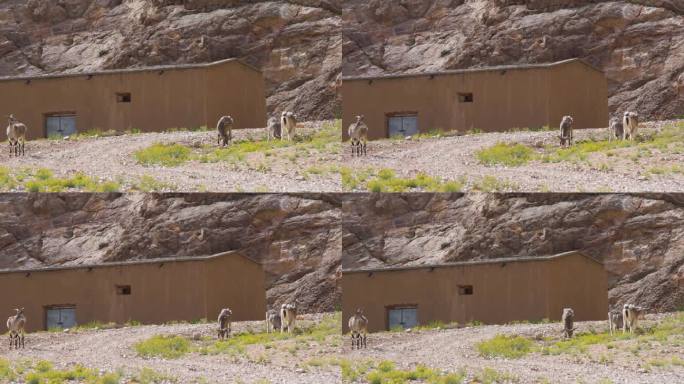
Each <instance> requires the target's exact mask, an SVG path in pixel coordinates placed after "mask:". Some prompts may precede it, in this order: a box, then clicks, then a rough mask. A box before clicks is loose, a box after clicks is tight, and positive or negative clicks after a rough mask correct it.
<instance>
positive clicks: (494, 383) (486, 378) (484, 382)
mask: <svg viewBox="0 0 684 384" xmlns="http://www.w3.org/2000/svg"><path fill="white" fill-rule="evenodd" d="M518 380H519V379H518V377H517V376H515V375H511V374H510V373H506V372H499V371H497V370H496V369H493V368H489V367H485V368H483V369H482V371H480V372H479V373H477V374H476V375H475V382H476V383H480V384H501V383H517V382H518Z"/></svg>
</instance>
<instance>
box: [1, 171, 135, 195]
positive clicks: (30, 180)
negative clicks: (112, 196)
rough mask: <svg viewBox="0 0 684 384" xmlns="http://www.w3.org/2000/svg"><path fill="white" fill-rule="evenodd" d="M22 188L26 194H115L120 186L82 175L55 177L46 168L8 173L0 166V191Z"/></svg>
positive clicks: (116, 183)
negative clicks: (68, 191) (66, 192)
mask: <svg viewBox="0 0 684 384" xmlns="http://www.w3.org/2000/svg"><path fill="white" fill-rule="evenodd" d="M19 187H22V188H23V189H24V190H26V191H28V192H63V191H67V190H79V191H86V192H117V191H119V189H120V188H121V185H120V184H119V183H118V182H116V181H109V180H98V179H95V178H93V177H90V176H87V175H85V174H83V173H76V174H74V175H73V176H67V177H56V176H55V175H54V173H53V172H52V171H51V170H49V169H46V168H39V169H37V170H34V169H30V168H23V169H20V170H17V171H10V169H9V168H7V167H1V166H0V191H8V190H13V189H18V188H19Z"/></svg>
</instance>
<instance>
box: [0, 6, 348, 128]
mask: <svg viewBox="0 0 684 384" xmlns="http://www.w3.org/2000/svg"><path fill="white" fill-rule="evenodd" d="M338 3H339V0H289V1H259V0H249V1H248V0H28V1H26V0H0V76H9V75H20V74H22V75H29V74H39V73H53V72H65V71H69V72H80V71H93V70H100V69H117V68H129V67H141V66H148V65H161V64H180V63H201V62H210V61H216V60H221V59H225V58H232V57H237V58H241V59H244V60H245V61H247V62H248V63H250V64H252V65H254V66H256V67H258V68H261V69H262V70H263V71H264V75H265V77H266V83H267V92H268V95H269V97H268V106H269V110H270V111H271V112H273V111H278V110H281V109H283V108H288V109H293V110H295V111H297V112H298V114H299V115H300V116H303V117H304V118H306V119H327V118H331V117H334V116H335V115H336V114H337V111H338V109H339V108H338V105H339V98H338V96H337V82H338V77H339V73H340V63H341V36H340V24H341V9H340V6H339V5H338Z"/></svg>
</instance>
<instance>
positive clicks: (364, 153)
mask: <svg viewBox="0 0 684 384" xmlns="http://www.w3.org/2000/svg"><path fill="white" fill-rule="evenodd" d="M363 155H364V156H366V140H364V141H363Z"/></svg>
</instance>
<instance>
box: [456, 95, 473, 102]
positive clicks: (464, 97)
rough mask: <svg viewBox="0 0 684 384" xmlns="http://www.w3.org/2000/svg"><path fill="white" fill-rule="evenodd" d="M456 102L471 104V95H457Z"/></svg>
mask: <svg viewBox="0 0 684 384" xmlns="http://www.w3.org/2000/svg"><path fill="white" fill-rule="evenodd" d="M458 102H459V103H472V102H473V94H472V93H459V94H458Z"/></svg>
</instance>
